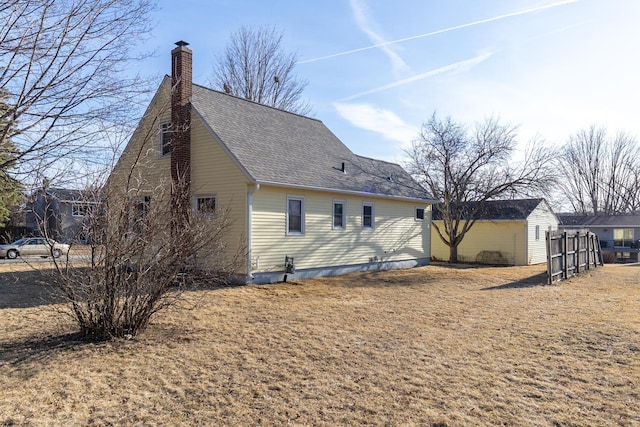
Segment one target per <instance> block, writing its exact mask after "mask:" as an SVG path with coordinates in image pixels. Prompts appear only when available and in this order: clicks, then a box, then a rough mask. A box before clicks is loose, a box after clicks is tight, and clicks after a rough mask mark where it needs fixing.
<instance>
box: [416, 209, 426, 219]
mask: <svg viewBox="0 0 640 427" xmlns="http://www.w3.org/2000/svg"><path fill="white" fill-rule="evenodd" d="M416 221H424V208H416Z"/></svg>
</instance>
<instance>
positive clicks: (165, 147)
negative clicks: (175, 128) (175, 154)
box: [158, 122, 171, 156]
mask: <svg viewBox="0 0 640 427" xmlns="http://www.w3.org/2000/svg"><path fill="white" fill-rule="evenodd" d="M158 133H159V144H160V155H161V156H166V155H168V154H171V123H169V122H165V123H160V130H159V132H158Z"/></svg>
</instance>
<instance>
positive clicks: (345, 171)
mask: <svg viewBox="0 0 640 427" xmlns="http://www.w3.org/2000/svg"><path fill="white" fill-rule="evenodd" d="M340 170H341V171H342V173H347V170H346V169H345V167H344V162H342V167H341V168H340Z"/></svg>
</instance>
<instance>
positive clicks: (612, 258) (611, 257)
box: [602, 251, 618, 264]
mask: <svg viewBox="0 0 640 427" xmlns="http://www.w3.org/2000/svg"><path fill="white" fill-rule="evenodd" d="M616 261H618V257H617V256H616V253H615V252H609V251H607V252H602V262H604V263H605V264H615V263H616Z"/></svg>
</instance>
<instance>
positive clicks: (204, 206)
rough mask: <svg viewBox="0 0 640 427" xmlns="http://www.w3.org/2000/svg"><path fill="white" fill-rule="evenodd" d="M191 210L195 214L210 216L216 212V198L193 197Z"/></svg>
mask: <svg viewBox="0 0 640 427" xmlns="http://www.w3.org/2000/svg"><path fill="white" fill-rule="evenodd" d="M193 208H194V209H195V211H196V212H200V213H204V214H212V213H214V212H215V211H216V197H215V196H195V197H194V198H193Z"/></svg>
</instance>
